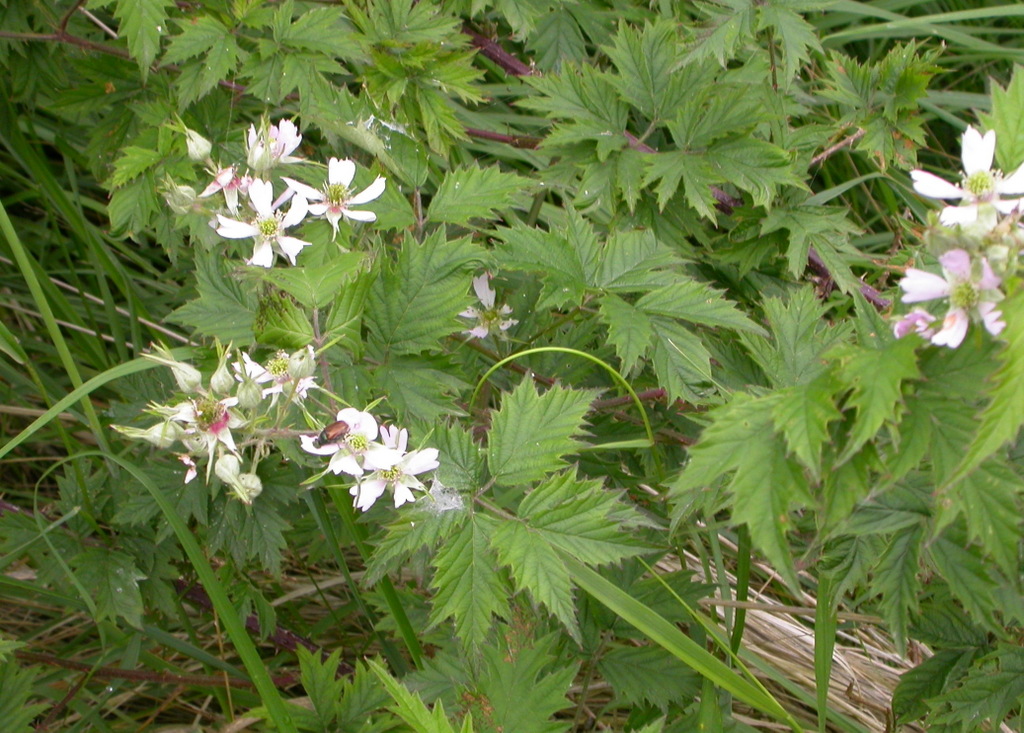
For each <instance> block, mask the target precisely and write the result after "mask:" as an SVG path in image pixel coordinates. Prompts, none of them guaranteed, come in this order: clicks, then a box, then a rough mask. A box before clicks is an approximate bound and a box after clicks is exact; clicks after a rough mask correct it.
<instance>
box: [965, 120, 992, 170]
mask: <svg viewBox="0 0 1024 733" xmlns="http://www.w3.org/2000/svg"><path fill="white" fill-rule="evenodd" d="M995 152H996V132H995V130H989V131H988V132H986V133H985V134H984V135H982V134H981V133H980V132H978V131H977V130H975V129H974V128H973V127H970V126H968V128H967V129H966V130H965V131H964V137H963V148H962V153H961V157H962V159H963V162H964V173H966V174H967V175H968V176H969V175H971V174H972V173H977V172H978V171H987V170H991V169H992V156H993V155H994V154H995Z"/></svg>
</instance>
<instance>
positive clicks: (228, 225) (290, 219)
mask: <svg viewBox="0 0 1024 733" xmlns="http://www.w3.org/2000/svg"><path fill="white" fill-rule="evenodd" d="M273 200H274V187H273V186H272V185H271V184H270V183H269V182H268V181H260V180H255V181H253V182H252V183H250V184H249V201H250V202H251V203H252V208H253V209H254V210H255V212H256V217H255V218H254V219H253V220H251V221H238V220H237V219H229V218H227V217H226V216H223V215H221V214H218V215H217V220H218V221H219V222H220V226H219V227H217V233H218V234H219V235H221V236H222V237H227V238H228V239H245V238H247V237H254V238H255V240H256V243H255V245H254V246H253V250H252V257H250V258H249V259H248V260H246V261H245V263H246V264H247V265H258V266H259V267H272V266H273V264H274V253H275V252H277V253H278V254H281V255H283V256H284V257H286V258H288V261H289V262H291V263H292V264H293V265H294V264H295V257H296V255H298V254H299V252H301V251H302V248H303V247H308V246H309V245H310V244H311V243H310V242H306V241H305V240H302V239H296V238H295V237H289V236H286V235H285V234H284V230H285V229H288V228H289V227H293V226H295V225H296V224H298V223H299V222H301V221H302V220H303V219H304V218H305V216H306V211H307V210H308V205H307V203H306V199H304V198H303V197H302V196H295V197H294V198H292V205H291V208H290V209H288V213H287V214H282V213H281V212H279V211H275V209H274V203H273Z"/></svg>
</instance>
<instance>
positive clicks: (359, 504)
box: [348, 426, 440, 512]
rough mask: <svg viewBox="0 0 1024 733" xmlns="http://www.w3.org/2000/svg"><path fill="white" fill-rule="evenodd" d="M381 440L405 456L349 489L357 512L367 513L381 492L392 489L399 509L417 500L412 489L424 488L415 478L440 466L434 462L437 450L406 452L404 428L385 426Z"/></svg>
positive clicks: (407, 438)
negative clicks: (358, 510)
mask: <svg viewBox="0 0 1024 733" xmlns="http://www.w3.org/2000/svg"><path fill="white" fill-rule="evenodd" d="M381 439H382V440H383V441H384V445H386V446H388V447H389V448H394V449H395V450H397V451H398V452H399V453H402V454H404V455H403V456H402V459H401V460H400V461H399V462H398V463H396V464H395V465H393V466H391V467H390V468H384V469H380V470H377V471H374V472H373V473H372V474H370V476H369V478H365V479H363V480H361V481H360V482H359V483H358V484H357V485H356V486H353V487H352V488H351V489H349V490H348V491H349V493H350V494H351V495H352V496H354V497H355V499H356V500H355V505H356V508H357V509H360V510H362V511H364V512H365V511H366V510H367V509H369V508H370V507H371V506H373V504H374V502H376V501H377V499H379V498H380V497H381V496H382V495H383V494H384V492H385V491H386V490H387V489H388V487H390V488H391V491H392V493H393V494H394V497H395V507H396V508H397V507H400V506H402V504H405V503H406V502H411V501H416V497H415V496H414V495H413V493H412V490H413V489H416V490H417V491H425V490H426V487H424V486H423V483H422V482H421V481H420V480H419V479H418V478H416V476H417V475H419V474H421V473H426V472H427V471H433V470H434V469H435V468H437V467H438V466H439V465H440V463H438V460H437V455H438V452H437V448H424V449H422V450H416V451H413V452H411V453H406V452H405V449H406V447H407V446H408V443H409V433H408V431H407V430H405V428H402V429H401V430H399V429H398V428H396V427H394V426H385V427H384V428H382V429H381Z"/></svg>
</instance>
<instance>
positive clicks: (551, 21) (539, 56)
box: [506, 0, 587, 72]
mask: <svg viewBox="0 0 1024 733" xmlns="http://www.w3.org/2000/svg"><path fill="white" fill-rule="evenodd" d="M509 4H510V5H512V6H513V7H514V6H516V5H522V4H524V3H522V2H520V1H519V0H517V1H516V2H512V3H509ZM506 17H508V16H507V15H506ZM509 22H510V23H511V19H509ZM514 27H515V26H514V24H513V28H514ZM516 32H517V33H518V34H522V37H523V38H524V39H525V41H526V47H527V49H529V50H530V52H531V56H532V57H533V60H534V63H535V64H536V65H537V68H538V69H540V70H541V71H545V72H558V71H559V70H560V69H561V68H562V65H563V64H564V63H566V62H573V61H576V62H579V61H583V59H584V58H585V57H586V53H587V43H586V40H585V39H584V37H583V33H582V32H581V31H580V26H579V24H578V23H577V22H576V19H575V18H574V17H573V14H572V13H571V12H569V10H568V9H566V8H564V7H556V8H553V9H551V10H550V12H548V14H547V15H546V16H544V22H543V23H542V24H541V26H540V28H538V29H537V30H536V32H533V33H530V34H524V33H523V31H522V30H517V31H516Z"/></svg>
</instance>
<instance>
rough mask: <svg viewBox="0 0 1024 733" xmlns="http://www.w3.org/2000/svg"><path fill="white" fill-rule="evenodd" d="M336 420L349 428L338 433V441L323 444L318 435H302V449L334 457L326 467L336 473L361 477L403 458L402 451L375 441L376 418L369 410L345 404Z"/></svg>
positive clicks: (376, 431)
mask: <svg viewBox="0 0 1024 733" xmlns="http://www.w3.org/2000/svg"><path fill="white" fill-rule="evenodd" d="M337 420H338V422H343V423H345V425H347V426H348V430H346V431H344V432H343V433H341V434H339V435H338V439H337V440H335V441H331V442H328V443H324V441H323V440H321V438H320V436H317V435H301V436H299V442H300V443H301V444H302V449H303V450H304V451H306V452H307V453H312V454H314V455H318V456H331V461H330V463H328V465H327V468H328V469H329V470H331V471H333V472H334V473H335V474H341V473H347V474H348V475H349V476H362V475H363V473H364V471H376V470H378V469H381V468H390V467H391V466H393V465H395V464H396V463H398V461H399V460H401V458H402V454H401V453H399V452H398V451H397V450H394V449H393V448H389V447H387V446H384V445H381V444H380V443H376V442H374V441H376V439H377V434H378V429H377V421H376V420H375V419H374V417H373V415H371V414H370V413H368V412H360V411H359V410H357V409H355V408H354V407H346V408H345V409H343V410H340V411H339V412H338V415H337Z"/></svg>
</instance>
